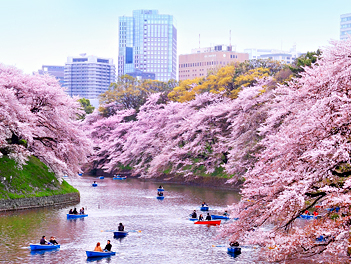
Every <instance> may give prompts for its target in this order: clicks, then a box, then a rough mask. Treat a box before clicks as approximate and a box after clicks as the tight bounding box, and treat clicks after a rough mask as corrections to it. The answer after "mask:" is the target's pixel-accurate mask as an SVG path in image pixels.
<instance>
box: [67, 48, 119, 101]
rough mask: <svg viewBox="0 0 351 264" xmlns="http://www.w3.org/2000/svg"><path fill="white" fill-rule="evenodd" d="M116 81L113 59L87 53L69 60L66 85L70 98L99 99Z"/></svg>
mask: <svg viewBox="0 0 351 264" xmlns="http://www.w3.org/2000/svg"><path fill="white" fill-rule="evenodd" d="M115 81H116V68H115V65H114V64H113V60H112V59H109V58H101V57H97V56H92V55H86V54H85V53H84V54H80V56H77V57H68V58H67V62H66V64H65V73H64V83H65V86H66V87H67V93H68V94H69V95H70V96H79V97H81V98H83V97H84V98H86V99H90V100H92V99H97V98H98V96H99V95H100V94H101V93H104V92H105V91H107V90H108V88H109V87H110V84H111V83H113V82H115Z"/></svg>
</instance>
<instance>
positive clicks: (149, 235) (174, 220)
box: [0, 176, 258, 264]
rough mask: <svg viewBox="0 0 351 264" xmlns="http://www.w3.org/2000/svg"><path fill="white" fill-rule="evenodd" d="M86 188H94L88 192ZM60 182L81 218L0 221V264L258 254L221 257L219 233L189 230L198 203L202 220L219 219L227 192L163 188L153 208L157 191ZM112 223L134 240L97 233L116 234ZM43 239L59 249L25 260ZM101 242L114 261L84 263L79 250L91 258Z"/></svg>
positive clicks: (30, 215) (231, 198)
mask: <svg viewBox="0 0 351 264" xmlns="http://www.w3.org/2000/svg"><path fill="white" fill-rule="evenodd" d="M93 180H96V181H97V183H98V187H92V186H91V184H92V182H93ZM67 181H68V182H69V183H70V184H72V185H73V186H74V187H76V188H77V189H78V190H79V191H80V194H81V203H80V204H77V205H75V206H74V207H77V209H79V208H81V207H85V208H86V213H87V214H88V215H89V216H88V217H86V218H81V219H74V220H67V218H66V214H67V213H68V211H69V209H70V208H73V206H65V207H61V208H58V207H50V208H42V209H31V210H22V211H15V212H7V213H3V214H1V216H0V239H1V240H0V242H1V246H0V262H1V263H90V262H91V261H93V262H96V263H158V264H159V263H194V264H195V263H196V264H198V263H257V262H255V261H254V259H255V257H254V256H255V255H256V254H258V252H255V250H253V249H249V248H243V249H242V254H241V255H239V256H237V257H235V258H234V257H233V256H231V255H229V254H227V253H226V247H225V246H226V245H227V244H228V241H227V240H225V239H218V238H217V236H218V234H219V233H220V229H221V227H214V226H211V227H207V226H203V225H195V224H194V223H193V222H192V221H189V219H188V215H189V214H190V213H191V212H192V211H193V210H194V209H197V212H198V213H199V212H200V211H199V206H200V204H201V203H202V202H203V201H206V202H207V204H208V205H209V206H210V209H211V211H210V213H211V212H214V211H212V210H215V211H216V210H218V211H222V212H223V211H224V209H225V207H226V206H227V205H229V204H232V203H236V202H238V201H239V199H240V197H239V194H238V193H237V192H235V191H232V190H218V189H211V188H208V187H195V186H186V185H175V184H164V185H163V187H164V188H165V199H164V200H162V201H160V200H157V199H156V193H157V190H156V189H157V187H158V186H159V184H158V183H152V182H144V181H140V180H138V179H127V180H123V181H121V180H113V179H111V178H105V179H103V180H100V179H93V178H91V177H84V176H83V177H77V178H74V179H73V178H68V179H67ZM230 221H231V220H230ZM120 222H122V223H123V224H124V226H125V229H126V230H135V231H136V232H130V233H129V234H128V236H127V237H126V238H123V239H114V238H113V233H111V232H101V231H104V230H111V229H112V230H114V229H117V226H118V223H120ZM222 223H224V225H225V224H226V223H225V222H223V221H222ZM221 226H223V224H221ZM138 231H141V232H138ZM43 235H45V236H46V238H47V239H49V238H50V236H55V237H56V240H57V241H58V242H59V243H60V244H61V249H60V250H56V251H46V252H31V251H30V250H29V248H28V246H29V244H32V243H33V244H35V243H38V242H39V240H40V238H41V236H43ZM108 239H110V240H111V244H112V250H113V251H116V252H117V254H116V256H112V257H110V258H103V259H95V260H94V259H92V260H91V259H87V257H86V253H85V251H86V250H93V249H94V247H95V245H96V243H97V242H100V243H101V245H102V247H104V246H105V245H106V241H107V240H108Z"/></svg>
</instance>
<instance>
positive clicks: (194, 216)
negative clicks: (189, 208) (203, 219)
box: [191, 210, 197, 218]
mask: <svg viewBox="0 0 351 264" xmlns="http://www.w3.org/2000/svg"><path fill="white" fill-rule="evenodd" d="M191 218H197V214H196V210H194V212H193V213H192V214H191Z"/></svg>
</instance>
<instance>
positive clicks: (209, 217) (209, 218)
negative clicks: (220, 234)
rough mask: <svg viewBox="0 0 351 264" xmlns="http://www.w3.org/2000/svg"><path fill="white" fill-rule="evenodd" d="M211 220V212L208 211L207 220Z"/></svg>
mask: <svg viewBox="0 0 351 264" xmlns="http://www.w3.org/2000/svg"><path fill="white" fill-rule="evenodd" d="M211 220H212V217H211V216H210V213H207V216H206V221H211Z"/></svg>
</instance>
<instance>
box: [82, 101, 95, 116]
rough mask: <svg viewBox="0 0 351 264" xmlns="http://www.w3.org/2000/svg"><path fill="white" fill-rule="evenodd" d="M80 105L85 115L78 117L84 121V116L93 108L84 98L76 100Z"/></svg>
mask: <svg viewBox="0 0 351 264" xmlns="http://www.w3.org/2000/svg"><path fill="white" fill-rule="evenodd" d="M78 101H79V103H80V105H81V106H82V107H83V109H84V112H85V114H83V115H82V116H80V117H79V119H84V118H85V116H86V115H88V114H91V113H92V112H93V111H94V109H95V107H94V106H92V105H91V104H90V100H89V99H86V98H81V99H79V100H78Z"/></svg>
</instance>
